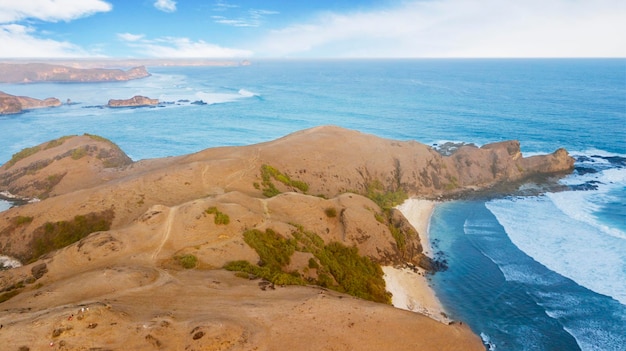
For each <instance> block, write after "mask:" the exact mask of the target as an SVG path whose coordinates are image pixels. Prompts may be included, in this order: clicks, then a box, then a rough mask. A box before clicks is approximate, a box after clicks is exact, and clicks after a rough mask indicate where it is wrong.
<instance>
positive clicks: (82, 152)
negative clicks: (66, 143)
mask: <svg viewBox="0 0 626 351" xmlns="http://www.w3.org/2000/svg"><path fill="white" fill-rule="evenodd" d="M86 155H87V150H86V149H85V148H84V147H79V148H76V149H74V150H72V160H79V159H81V158H83V157H85V156H86Z"/></svg>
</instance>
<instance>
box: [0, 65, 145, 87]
mask: <svg viewBox="0 0 626 351" xmlns="http://www.w3.org/2000/svg"><path fill="white" fill-rule="evenodd" d="M148 76H150V73H148V71H147V70H146V68H145V67H144V66H139V67H134V68H131V69H129V70H127V71H123V70H121V69H109V68H84V69H83V68H73V67H67V66H62V65H53V64H47V63H26V64H21V63H19V64H18V63H0V83H35V82H62V83H69V82H81V83H85V82H114V81H127V80H132V79H139V78H144V77H148Z"/></svg>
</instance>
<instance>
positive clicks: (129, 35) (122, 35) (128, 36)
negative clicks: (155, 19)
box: [117, 33, 145, 41]
mask: <svg viewBox="0 0 626 351" xmlns="http://www.w3.org/2000/svg"><path fill="white" fill-rule="evenodd" d="M117 37H118V38H120V39H122V40H123V41H138V40H141V39H143V38H144V37H145V35H143V34H132V33H117Z"/></svg>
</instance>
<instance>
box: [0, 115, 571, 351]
mask: <svg viewBox="0 0 626 351" xmlns="http://www.w3.org/2000/svg"><path fill="white" fill-rule="evenodd" d="M95 139H97V140H94V137H90V136H81V137H70V138H65V139H59V140H58V141H53V142H49V143H45V144H42V145H40V146H38V147H35V148H33V149H32V150H29V151H23V152H22V153H18V154H16V155H15V156H14V157H13V159H12V160H10V161H9V162H7V163H6V164H5V165H3V166H2V167H1V168H0V182H2V183H0V184H2V187H4V188H5V189H7V190H10V191H11V192H13V193H15V194H19V195H22V196H30V197H32V196H40V197H41V196H42V194H43V195H45V196H46V197H47V198H46V199H45V200H43V201H41V202H37V203H32V204H29V205H27V206H22V207H19V208H13V209H10V210H8V211H6V212H4V213H3V214H2V217H1V218H0V252H1V253H3V254H9V255H12V256H15V257H18V258H20V259H21V260H23V261H24V262H32V263H31V264H29V265H27V266H24V267H21V268H17V269H12V270H10V271H5V272H2V273H0V291H4V293H2V295H0V296H1V297H2V298H0V300H1V299H8V300H7V301H6V302H4V303H2V304H0V309H2V310H3V311H4V312H3V316H0V323H3V324H4V326H5V329H4V330H1V331H0V340H5V341H6V340H11V339H4V338H7V337H8V338H16V339H14V340H18V341H16V342H19V343H20V344H24V345H27V346H28V345H32V346H29V347H35V346H34V345H43V344H44V340H45V344H46V345H47V343H48V342H55V343H57V345H59V344H60V343H61V342H63V343H64V345H65V347H66V348H68V349H79V348H80V347H84V348H88V347H100V348H105V349H106V348H109V349H128V348H131V349H152V348H156V349H158V348H165V349H176V347H178V348H179V349H183V348H185V347H186V346H188V348H187V349H220V347H221V349H232V350H240V349H242V350H243V349H252V348H253V346H256V348H257V349H260V350H273V349H294V348H299V349H312V350H313V349H337V350H340V349H341V350H342V349H362V350H368V349H371V350H373V349H377V350H378V349H394V350H402V349H416V348H418V349H424V350H452V349H465V350H472V349H476V350H477V349H481V348H482V345H481V343H480V340H479V339H478V338H477V337H476V336H475V335H473V334H472V333H471V331H469V330H468V329H466V328H465V327H463V326H460V325H450V326H448V325H443V324H441V323H439V322H436V321H434V320H430V319H428V318H425V317H423V316H420V315H418V314H414V313H409V312H405V311H399V310H396V309H393V308H391V307H389V306H386V305H384V304H375V303H371V302H366V301H363V300H359V299H354V298H348V297H346V295H342V294H339V293H334V292H333V293H331V292H330V291H326V290H322V291H321V292H323V294H320V289H319V288H314V287H285V288H282V287H279V286H277V285H276V286H275V285H273V284H270V283H267V282H260V283H259V281H248V280H237V279H238V278H235V277H233V276H232V273H226V272H224V271H222V270H220V269H219V268H220V267H223V266H224V265H225V264H227V263H229V262H232V261H236V260H243V261H246V262H247V263H246V264H247V265H248V266H246V267H248V268H250V269H253V270H254V273H255V274H256V275H261V276H265V277H267V278H268V279H270V280H273V281H275V282H278V281H285V280H290V281H298V282H313V283H315V284H320V285H325V286H328V287H330V288H332V289H335V290H339V291H346V292H350V293H351V294H354V295H356V296H363V297H366V298H371V299H374V300H376V299H382V300H381V301H384V299H385V297H384V295H380V292H379V291H377V290H376V289H378V288H377V287H378V285H377V284H378V283H377V282H378V280H376V277H377V276H378V274H379V273H377V270H376V269H375V268H374V267H373V266H371V267H370V266H368V263H367V262H376V263H384V264H404V263H405V262H412V263H414V264H417V265H421V266H422V267H428V266H429V265H430V264H431V263H432V261H431V260H430V259H428V258H427V257H425V256H424V255H423V253H422V247H421V245H420V243H419V233H417V232H416V231H415V230H414V229H413V227H412V226H411V225H410V224H408V222H407V221H406V219H405V218H404V217H403V216H402V215H401V214H400V213H399V212H397V211H394V210H389V209H388V208H389V207H391V206H392V205H394V204H395V203H396V202H397V201H399V200H402V199H403V198H404V196H406V195H419V196H423V197H437V196H447V195H450V194H454V193H459V192H464V191H474V190H475V189H483V188H488V187H493V186H496V185H497V184H500V183H501V182H507V183H508V182H518V181H522V180H523V179H527V178H529V177H532V176H535V175H537V174H555V173H560V172H567V171H570V170H571V169H572V166H573V160H572V159H571V158H570V157H569V156H567V152H565V151H564V150H559V151H557V152H555V153H554V154H552V155H546V156H535V157H531V158H523V157H521V154H520V153H519V144H518V143H516V142H506V143H498V144H493V145H488V146H485V147H483V148H476V147H464V148H461V149H460V150H459V151H458V152H456V153H455V154H453V155H451V156H448V157H444V156H442V155H440V154H439V153H437V152H436V151H434V150H432V149H431V148H429V147H427V146H425V145H422V144H419V143H416V142H400V141H393V140H386V139H381V138H378V137H375V136H372V135H366V134H362V133H359V132H355V131H350V130H345V129H341V128H338V127H318V128H312V129H309V130H304V131H301V132H298V133H294V134H292V135H289V136H286V137H284V138H281V139H278V140H275V141H272V142H267V143H262V144H256V145H250V146H244V147H224V148H213V149H207V150H204V151H201V152H198V153H195V154H191V155H187V156H180V157H170V158H164V159H153V160H143V161H139V162H135V163H130V161H129V159H128V158H127V157H125V155H124V154H123V153H122V152H121V151H120V150H119V149H118V148H117V147H116V146H115V145H113V144H111V143H110V142H108V141H105V140H100V139H99V138H95ZM51 143H52V144H51ZM76 150H79V151H76ZM80 150H84V151H80ZM74 153H77V154H81V155H82V156H81V157H72V155H74ZM111 166H115V167H111ZM60 174H62V176H57V177H55V175H60ZM50 179H53V180H54V181H50ZM5 189H2V188H0V190H5ZM381 206H382V207H381ZM89 233H92V234H90V235H88V234H89ZM85 236H86V237H85ZM83 237H84V238H83ZM81 238H83V239H81ZM75 241H78V242H76V243H74V244H70V243H71V242H75ZM67 245H69V246H67ZM56 247H64V248H62V249H60V250H57V251H51V252H49V251H50V249H54V248H56ZM350 247H354V248H356V250H358V255H355V252H356V251H352V249H350ZM268 252H269V253H270V254H269V255H268ZM281 257H282V258H281ZM359 257H360V258H359ZM257 263H258V265H257ZM240 265H241V263H240ZM363 265H365V266H363ZM182 267H195V268H196V269H194V270H192V271H187V270H183V268H182ZM363 267H365V268H363ZM367 267H369V268H367ZM361 269H365V270H367V271H368V272H370V273H367V274H366V275H365V278H364V277H363V276H362V273H361V272H362V271H361ZM348 270H349V271H348ZM289 272H291V273H289ZM294 272H295V273H294ZM268 273H269V274H270V276H268V275H265V274H268ZM346 279H347V280H346ZM359 279H364V280H365V282H363V280H359ZM362 283H363V284H365V285H360V284H362ZM274 289H275V290H274ZM82 307H90V311H89V314H86V313H84V312H83V314H84V315H83V314H80V316H81V320H80V321H78V320H71V318H74V317H76V319H77V317H78V316H79V314H78V312H77V311H78V310H79V309H80V308H82ZM72 313H73V314H74V317H71V318H70V316H71V314H72ZM10 330H12V331H13V332H10ZM18 331H19V332H18ZM305 339H306V340H307V341H306V342H305V343H304V344H303V342H302V340H305ZM16 345H17V344H16ZM89 345H91V346H89ZM37 347H39V346H37ZM211 347H212V348H211Z"/></svg>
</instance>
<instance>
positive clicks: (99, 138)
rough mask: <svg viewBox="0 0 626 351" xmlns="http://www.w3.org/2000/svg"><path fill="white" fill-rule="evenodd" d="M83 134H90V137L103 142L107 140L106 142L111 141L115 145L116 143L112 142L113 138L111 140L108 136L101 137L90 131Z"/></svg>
mask: <svg viewBox="0 0 626 351" xmlns="http://www.w3.org/2000/svg"><path fill="white" fill-rule="evenodd" d="M83 135H85V136H88V137H90V138H91V139H93V140H96V141H103V142H105V143H109V144H112V145H115V143H114V142H112V141H111V140H109V139H107V138H105V137H101V136H99V135H94V134H89V133H85V134H83Z"/></svg>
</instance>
